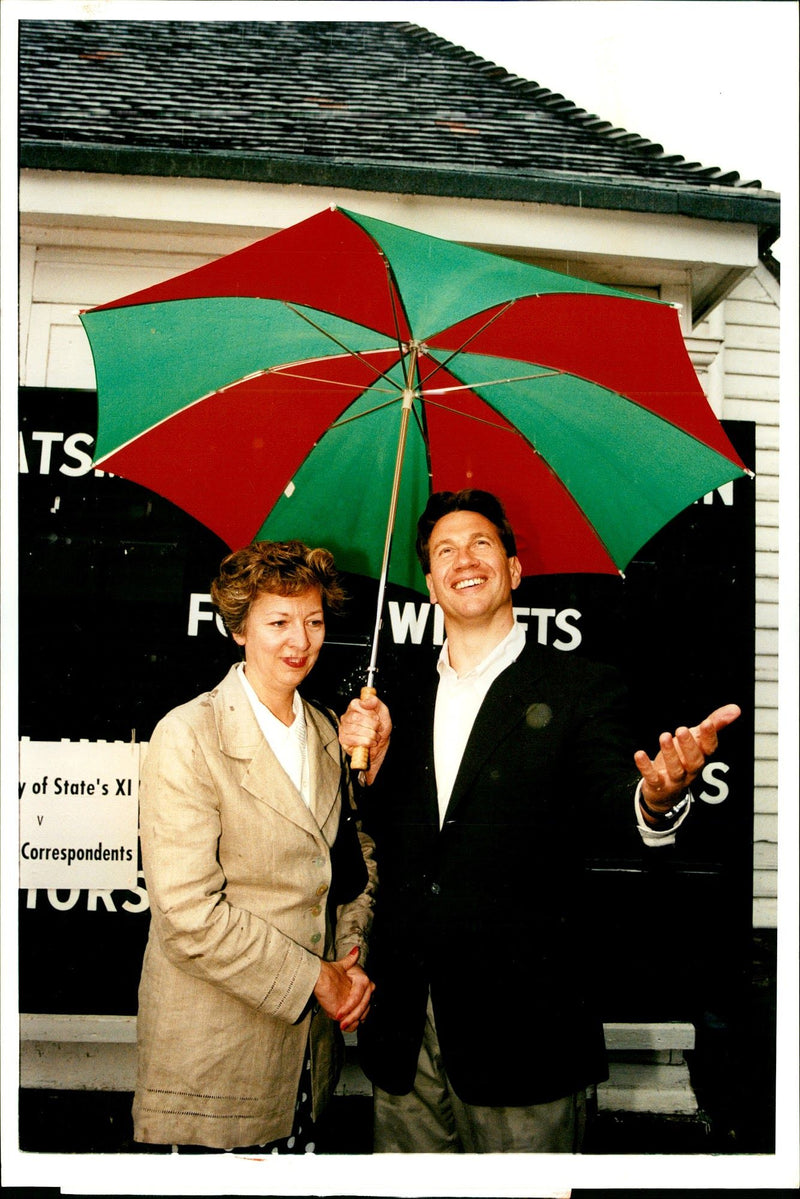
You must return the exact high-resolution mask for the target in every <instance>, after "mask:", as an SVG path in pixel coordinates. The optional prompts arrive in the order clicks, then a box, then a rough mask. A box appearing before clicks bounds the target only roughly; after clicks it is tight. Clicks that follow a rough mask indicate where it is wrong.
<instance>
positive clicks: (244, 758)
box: [212, 667, 319, 836]
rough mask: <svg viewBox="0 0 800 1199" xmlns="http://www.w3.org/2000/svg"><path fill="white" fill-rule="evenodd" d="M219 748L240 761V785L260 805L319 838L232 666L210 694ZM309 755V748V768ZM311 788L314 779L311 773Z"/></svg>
mask: <svg viewBox="0 0 800 1199" xmlns="http://www.w3.org/2000/svg"><path fill="white" fill-rule="evenodd" d="M212 702H213V703H214V707H215V712H216V717H217V728H218V730H219V743H220V749H221V751H222V752H223V753H224V754H227V755H228V757H231V758H236V759H238V760H239V761H240V762H241V767H242V778H241V785H242V786H243V787H244V789H245V790H246V791H249V792H250V794H251V795H253V796H254V797H255V798H256V799H257V800H259V801H260V802H261V803H265V804H268V805H269V807H271V808H273V809H274V810H275V811H276V812H279V813H280V814H281V816H284V817H285V818H286V819H287V820H291V821H292V823H293V824H296V825H299V826H300V828H304V829H306V831H307V832H309V833H311V834H312V835H314V836H319V828H318V827H317V824H316V822H315V820H314V817H313V815H312V814H311V812H310V811H309V808H308V806H307V805H306V803H305V802H304V800H303V797H302V795H301V794H300V792H299V791H298V790H297V788H296V787H295V786H294V784H293V783H292V781H291V779H290V778H289V776H288V774H287V773H286V771H285V770H284V769H283V767H282V766H281V764H280V762H279V761H278V759H277V758H276V757H275V754H274V753H273V752H272V750H271V749H270V746H269V744H268V742H267V739H266V737H265V736H264V734H263V733H262V732H261V729H260V728H259V727H258V721H257V720H256V718H255V715H254V713H253V709H252V708H251V706H250V701H249V700H248V698H247V696H246V694H245V691H244V688H243V687H242V684H241V682H240V681H239V676H238V672H237V670H236V667H232V668H231V670H230V671H229V672H228V674H227V675H226V676H225V678H224V679H223V680H222V682H221V683H220V685H219V687H218V688H217V689H216V691H215V692H213V693H212ZM311 759H312V753H311V748H310V746H309V766H310V765H311ZM311 783H312V787H313V783H314V776H313V773H312V774H311Z"/></svg>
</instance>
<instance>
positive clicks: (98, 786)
mask: <svg viewBox="0 0 800 1199" xmlns="http://www.w3.org/2000/svg"><path fill="white" fill-rule="evenodd" d="M114 782H115V783H116V787H117V789H116V791H115V792H114V795H115V797H116V796H117V795H123V796H125V797H127V796H129V795H133V781H132V779H115V780H114ZM27 786H28V784H27V782H20V784H19V798H20V799H22V796H23V795H24V793H25V789H26V787H27ZM48 787H49V779H48V777H47V775H45V776H44V778H42V779H35V780H34V781H33V782H32V783H31V791H32V792H33V794H34V795H47V794H50V795H110V794H111V784H110V783H104V782H103V781H102V780H101V779H96V780H95V782H93V783H89V782H87V781H86V779H81V780H80V781H79V782H73V781H72V780H70V779H63V778H61V777H60V776H59V775H57V776H56V777H55V778H54V779H53V787H52V790H51V791H50V792H48Z"/></svg>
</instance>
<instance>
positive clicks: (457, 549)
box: [426, 511, 522, 622]
mask: <svg viewBox="0 0 800 1199" xmlns="http://www.w3.org/2000/svg"><path fill="white" fill-rule="evenodd" d="M521 575H522V570H521V568H520V564H519V559H518V558H509V557H507V556H506V551H505V550H504V548H503V543H502V541H501V540H500V534H499V532H498V530H497V528H496V527H495V526H494V525H493V524H492V522H491V521H490V520H488V519H487V518H486V517H485V516H481V515H480V513H478V512H468V511H459V512H448V514H447V515H446V516H443V517H442V518H441V519H440V520H437V522H436V524H435V525H434V526H433V531H432V533H431V537H430V573H429V574H428V575H426V582H427V584H428V590H429V592H430V596H431V601H432V603H434V604H439V605H440V606H441V609H442V612H443V613H444V615H445V618H446V619H450V620H453V621H457V622H462V621H467V622H473V621H474V622H482V621H486V620H492V619H493V618H494V617H495V616H496V615H497V613H501V612H504V611H505V612H507V613H508V615H509V616H511V592H512V591H513V590H514V589H515V588H516V587H518V586H519V581H520V578H521Z"/></svg>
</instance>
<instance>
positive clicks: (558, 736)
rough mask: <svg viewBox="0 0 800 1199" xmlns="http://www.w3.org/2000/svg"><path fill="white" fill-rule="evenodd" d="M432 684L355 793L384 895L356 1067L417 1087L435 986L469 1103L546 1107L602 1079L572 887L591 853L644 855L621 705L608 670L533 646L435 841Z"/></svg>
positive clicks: (456, 1074) (403, 1089)
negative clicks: (637, 851)
mask: <svg viewBox="0 0 800 1199" xmlns="http://www.w3.org/2000/svg"><path fill="white" fill-rule="evenodd" d="M437 682H438V676H437V675H436V674H435V672H432V674H431V679H430V682H429V684H428V685H427V686H426V688H425V690H424V694H423V695H422V696H421V697H420V699H419V702H418V704H416V705H415V707H414V710H413V711H397V712H393V714H392V715H393V720H394V730H393V733H392V740H391V744H390V747H389V751H388V753H387V756H386V759H385V761H384V764H383V766H382V768H381V770H380V772H379V774H378V777H377V780H376V782H375V784H374V785H373V786H372V787H369V788H367V790H366V791H365V792H363V793H362V795H363V799H362V802H361V805H360V806H361V808H362V815H363V819H364V824H365V827H366V828H367V829H368V831H369V832H370V833H371V834H372V835H373V836H374V838H375V841H376V856H377V860H378V870H379V878H380V884H379V891H378V898H377V904H376V912H375V921H374V925H373V930H372V935H371V937H370V954H369V963H368V970H369V973H370V976H371V977H372V979H373V980H374V982H375V984H376V989H375V993H374V996H373V1001H372V1010H371V1012H370V1015H369V1017H368V1019H367V1021H366V1023H365V1025H364V1026H363V1028H362V1030H361V1033H360V1037H359V1048H360V1060H361V1061H362V1064H363V1066H364V1069H365V1071H366V1073H367V1075H368V1076H369V1077H370V1078H371V1079H372V1080H373V1082H375V1083H376V1084H377V1085H378V1086H379V1087H381V1088H382V1089H384V1090H386V1091H389V1092H392V1093H394V1094H405V1093H407V1092H408V1091H409V1090H410V1089H411V1086H412V1083H413V1079H414V1074H415V1067H416V1062H417V1056H418V1053H419V1048H420V1044H421V1041H422V1034H423V1028H424V1022H425V1010H426V1001H427V995H428V990H429V988H430V992H431V996H432V1000H433V1008H434V1015H435V1019H436V1027H437V1032H438V1036H439V1042H440V1045H441V1050H442V1056H443V1061H444V1067H445V1070H446V1071H447V1075H448V1078H449V1080H450V1082H451V1084H452V1086H453V1087H454V1089H455V1091H456V1094H457V1095H458V1096H459V1097H460V1098H461V1099H462V1100H464V1101H465V1102H467V1103H471V1104H478V1105H499V1106H510V1105H515V1106H516V1105H525V1104H531V1103H545V1102H549V1101H550V1100H553V1099H557V1098H559V1097H561V1096H563V1095H566V1094H569V1093H571V1092H573V1091H575V1090H577V1089H580V1088H582V1087H584V1086H586V1085H588V1084H589V1083H591V1082H595V1081H600V1080H601V1079H603V1078H605V1077H606V1076H607V1074H606V1062H605V1049H604V1045H603V1032H602V1025H601V1023H600V1020H599V1018H598V1016H597V1013H596V1012H595V1011H594V1008H593V1005H592V1001H591V991H592V982H593V973H594V971H593V968H592V966H591V965H590V954H589V949H590V946H589V945H588V944H587V942H588V941H589V940H591V934H590V933H589V927H590V924H591V921H590V919H589V916H590V913H587V911H586V909H585V906H584V904H583V899H582V885H581V884H582V876H583V873H584V860H585V858H586V857H587V856H594V855H595V854H602V847H603V846H604V845H608V844H610V843H612V842H613V841H614V839H615V838H621V839H622V841H625V839H626V838H629V841H628V845H627V846H625V847H624V848H628V847H633V846H635V844H636V843H637V841H638V835H637V834H636V831H635V822H634V813H633V792H634V789H635V785H636V779H637V777H638V776H637V774H636V769H635V767H634V765H633V760H632V755H633V749H634V748H635V747H633V746H631V745H630V743H629V741H628V739H627V735H626V727H627V720H626V709H625V702H624V693H623V690H622V688H621V685H620V683H619V680H618V679H617V677H616V675H615V674H614V672H612V671H611V670H609V669H608V668H606V667H602V666H598V665H596V664H594V663H589V662H587V661H585V660H581V659H579V658H577V657H574V656H573V655H572V654H567V653H562V652H559V651H558V650H554V649H548V648H546V647H543V646H539V645H537V644H535V643H533V644H532V643H531V641H530V639H529V640H528V642H527V643H526V646H525V649H524V650H523V652H522V653H521V654H520V656H519V658H518V659H517V661H516V662H514V663H513V664H512V665H511V666H509V667H508V668H507V669H506V670H505V671H503V673H502V674H501V675H500V676H499V678H497V679H496V680H495V682H494V683H493V684H492V686H491V688H490V690H489V692H488V694H487V696H486V699H485V700H484V702H483V705H482V707H481V709H480V711H479V713H478V716H477V718H476V720H475V724H474V726H473V730H472V734H471V736H470V738H469V741H468V744H467V747H466V749H465V751H464V756H463V759H462V762H461V767H460V769H459V772H458V776H457V778H456V781H455V785H454V787H453V792H452V796H451V799H450V803H449V806H448V809H447V812H446V814H445V820H444V825H443V827H442V829H441V831H440V829H439V818H438V808H437V800H436V786H435V777H434V766H433V705H434V700H435V693H436V684H437ZM622 849H623V846H622V845H621V844H620V842H619V841H618V842H617V851H618V852H621V850H622Z"/></svg>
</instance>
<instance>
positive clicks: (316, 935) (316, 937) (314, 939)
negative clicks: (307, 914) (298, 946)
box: [311, 933, 322, 945]
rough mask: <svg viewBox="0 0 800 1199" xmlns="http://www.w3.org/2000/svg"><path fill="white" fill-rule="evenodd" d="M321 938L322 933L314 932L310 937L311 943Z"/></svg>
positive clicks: (315, 942) (314, 943) (316, 942)
mask: <svg viewBox="0 0 800 1199" xmlns="http://www.w3.org/2000/svg"><path fill="white" fill-rule="evenodd" d="M321 940H322V933H314V936H313V937H312V938H311V944H312V945H316V944H318V942H320V941H321Z"/></svg>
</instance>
